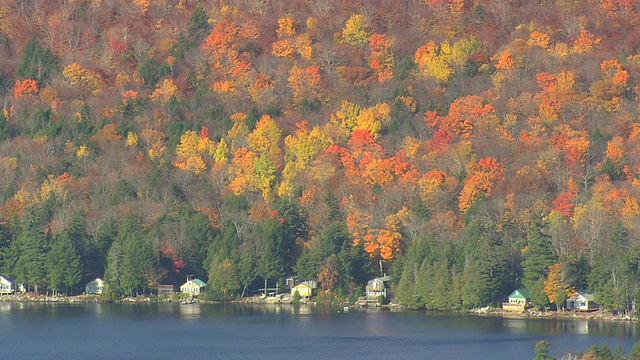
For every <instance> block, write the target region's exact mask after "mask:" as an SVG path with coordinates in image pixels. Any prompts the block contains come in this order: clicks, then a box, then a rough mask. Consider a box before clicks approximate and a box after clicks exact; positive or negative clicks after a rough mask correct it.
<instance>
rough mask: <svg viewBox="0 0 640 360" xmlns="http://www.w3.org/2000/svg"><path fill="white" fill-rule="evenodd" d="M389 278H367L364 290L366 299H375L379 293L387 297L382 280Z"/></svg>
mask: <svg viewBox="0 0 640 360" xmlns="http://www.w3.org/2000/svg"><path fill="white" fill-rule="evenodd" d="M388 279H389V277H388V276H386V277H381V278H376V279H373V280H369V282H367V286H366V288H365V290H366V291H367V298H368V299H377V298H378V297H380V295H384V297H387V288H386V287H385V286H384V282H385V281H387V280H388Z"/></svg>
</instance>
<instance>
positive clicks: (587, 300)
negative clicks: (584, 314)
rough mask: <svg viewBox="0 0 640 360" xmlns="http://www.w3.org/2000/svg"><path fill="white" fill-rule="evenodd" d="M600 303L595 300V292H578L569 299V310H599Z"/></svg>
mask: <svg viewBox="0 0 640 360" xmlns="http://www.w3.org/2000/svg"><path fill="white" fill-rule="evenodd" d="M599 308H600V305H599V304H597V303H596V302H595V301H593V294H590V293H586V292H576V295H575V296H573V297H570V298H568V299H567V310H575V311H593V310H598V309H599Z"/></svg>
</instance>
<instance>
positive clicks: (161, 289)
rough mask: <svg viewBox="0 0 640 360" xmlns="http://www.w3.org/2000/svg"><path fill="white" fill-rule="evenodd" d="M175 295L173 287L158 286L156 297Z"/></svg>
mask: <svg viewBox="0 0 640 360" xmlns="http://www.w3.org/2000/svg"><path fill="white" fill-rule="evenodd" d="M175 293H176V287H175V286H174V285H158V296H160V295H165V296H171V295H173V294H175Z"/></svg>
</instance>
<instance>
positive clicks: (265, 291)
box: [264, 279, 267, 299]
mask: <svg viewBox="0 0 640 360" xmlns="http://www.w3.org/2000/svg"><path fill="white" fill-rule="evenodd" d="M264 297H265V299H266V298H267V279H264Z"/></svg>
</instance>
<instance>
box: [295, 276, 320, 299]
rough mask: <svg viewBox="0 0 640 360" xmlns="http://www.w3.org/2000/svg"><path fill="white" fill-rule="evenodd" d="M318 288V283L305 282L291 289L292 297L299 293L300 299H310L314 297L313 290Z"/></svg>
mask: <svg viewBox="0 0 640 360" xmlns="http://www.w3.org/2000/svg"><path fill="white" fill-rule="evenodd" d="M317 287H318V283H317V282H315V281H313V280H311V281H303V282H301V283H300V284H298V285H296V286H294V287H292V288H291V296H293V295H294V294H295V293H296V291H297V292H298V294H299V295H300V297H310V296H311V295H313V290H314V289H315V288H317Z"/></svg>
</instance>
